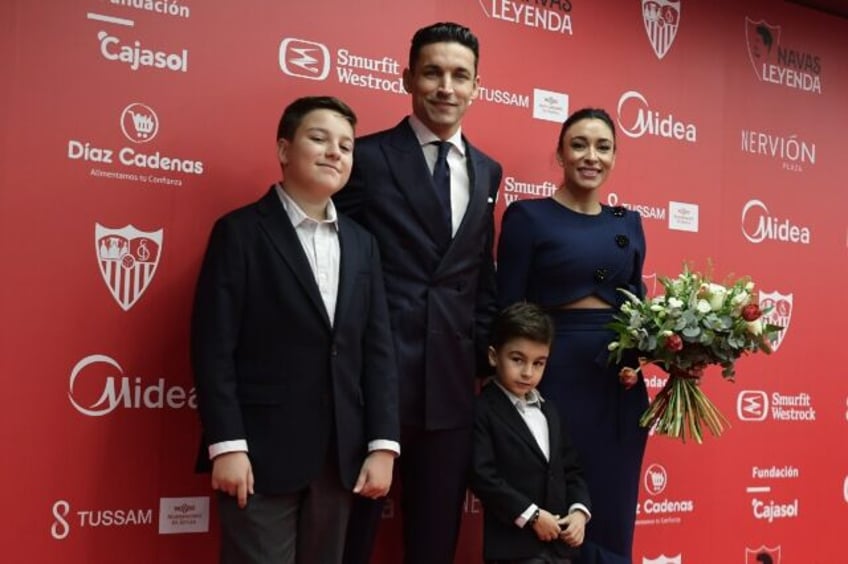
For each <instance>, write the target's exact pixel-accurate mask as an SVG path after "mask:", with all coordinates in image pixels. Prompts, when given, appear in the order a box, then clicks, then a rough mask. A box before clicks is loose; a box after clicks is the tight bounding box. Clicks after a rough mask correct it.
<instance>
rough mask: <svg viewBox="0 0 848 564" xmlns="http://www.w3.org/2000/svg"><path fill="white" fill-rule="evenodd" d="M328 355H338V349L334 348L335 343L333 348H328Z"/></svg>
mask: <svg viewBox="0 0 848 564" xmlns="http://www.w3.org/2000/svg"><path fill="white" fill-rule="evenodd" d="M330 355H331V356H338V355H339V351H338V349H336V346H335V345H333V348H331V349H330Z"/></svg>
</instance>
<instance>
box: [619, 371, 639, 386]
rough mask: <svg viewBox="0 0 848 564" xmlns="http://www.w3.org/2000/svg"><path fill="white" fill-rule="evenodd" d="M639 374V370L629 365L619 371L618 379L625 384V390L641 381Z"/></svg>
mask: <svg viewBox="0 0 848 564" xmlns="http://www.w3.org/2000/svg"><path fill="white" fill-rule="evenodd" d="M638 374H639V373H638V372H636V371H635V370H633V369H632V368H630V367H629V366H625V367H624V368H622V369H621V370H620V371H619V373H618V381H619V382H621V385H622V386H624V389H625V390H629V389H630V388H632V387H633V386H635V385H636V382H638V381H639V375H638Z"/></svg>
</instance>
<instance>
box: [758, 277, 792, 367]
mask: <svg viewBox="0 0 848 564" xmlns="http://www.w3.org/2000/svg"><path fill="white" fill-rule="evenodd" d="M760 309H763V310H766V309H769V312H768V313H767V314H766V315H765V316H764V317H763V322H764V323H771V324H772V325H780V326H781V327H783V331H778V332H777V336H775V338H774V341H772V343H771V349H772V350H773V351H775V352H777V349H779V348H780V345H781V344H782V343H783V339H784V338H785V337H786V333H787V331H789V322H790V321H792V294H781V293H780V292H763V291H762V290H760Z"/></svg>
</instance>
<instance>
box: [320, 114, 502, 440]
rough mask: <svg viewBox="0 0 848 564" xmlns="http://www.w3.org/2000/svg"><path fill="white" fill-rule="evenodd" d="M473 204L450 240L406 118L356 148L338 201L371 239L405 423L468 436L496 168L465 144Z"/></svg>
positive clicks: (481, 354)
mask: <svg viewBox="0 0 848 564" xmlns="http://www.w3.org/2000/svg"><path fill="white" fill-rule="evenodd" d="M465 147H466V158H467V163H468V176H469V181H470V199H469V201H468V208H467V210H466V212H465V216H464V217H463V220H462V224H461V225H460V226H459V229H458V230H457V232H456V235H455V236H454V237H453V239H451V237H450V231H449V226H448V225H446V222H445V221H444V214H443V213H441V210H440V204H439V200H438V198H437V196H436V193H435V191H434V188H433V184H432V175H431V174H430V170H429V169H428V167H427V163H426V161H425V160H424V154H423V152H422V151H421V146H420V144H419V142H418V139H417V137H416V136H415V133H414V131H413V130H412V127H411V126H410V125H409V122H408V118H406V119H404V120H403V121H401V122H400V123H399V124H398V125H397V126H395V127H394V128H392V129H388V130H386V131H381V132H378V133H374V134H371V135H368V136H365V137H362V138H360V139H357V140H356V146H355V149H354V150H355V157H354V167H353V173H352V174H351V178H350V181H349V182H348V184H347V186H345V188H343V189H342V190H341V191H340V192H339V193H338V194H336V196H335V197H334V200H335V202H336V204H337V205H338V207H339V209H340V210H341V211H344V212H345V213H347V214H348V215H349V216H350V217H351V218H353V219H354V220H356V221H357V222H359V223H360V224H362V225H363V226H364V227H365V228H366V229H368V230H369V231H370V232H371V233H373V234H374V236H375V237H376V238H377V241H378V242H379V245H380V254H381V258H382V261H383V270H384V274H385V280H386V294H387V297H388V302H389V312H390V316H391V326H392V332H393V337H394V341H395V352H396V355H397V362H398V369H399V372H398V377H399V378H400V379H401V384H400V407H401V422H402V423H403V424H405V425H411V426H415V427H419V428H423V429H427V430H437V429H455V428H460V427H465V428H468V427H470V425H471V414H472V402H473V399H474V375H475V373H476V371H477V368H478V367H477V362H478V361H479V360H480V359H485V350H486V346H487V344H488V343H487V335H488V327H489V324H490V322H491V318H492V314H493V310H494V303H495V296H496V292H495V277H494V262H493V256H492V239H493V233H494V231H493V229H494V228H493V209H494V205H495V199H496V196H497V190H498V186H499V185H500V181H501V174H502V171H501V166H500V165H499V164H498V163H497V162H495V161H493V160H492V159H490V158H489V157H488V156H486V155H485V154H483V153H482V152H480V151H479V150H477V149H475V148H474V147H473V146H472V145H471V144H470V143H468V142H467V140H466V142H465Z"/></svg>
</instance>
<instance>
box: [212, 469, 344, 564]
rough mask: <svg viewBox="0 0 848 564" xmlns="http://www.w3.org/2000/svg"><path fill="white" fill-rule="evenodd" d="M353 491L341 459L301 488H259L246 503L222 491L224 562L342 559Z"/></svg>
mask: <svg viewBox="0 0 848 564" xmlns="http://www.w3.org/2000/svg"><path fill="white" fill-rule="evenodd" d="M352 496H353V494H352V493H351V492H349V491H348V490H347V489H345V488H344V487H343V486H342V483H341V480H340V478H339V469H338V467H337V465H336V464H326V465H325V467H324V469H323V471H322V473H321V475H320V476H319V477H318V478H316V479H315V480H314V481H312V482H311V483H310V484H309V485H308V486H307V487H306V488H304V489H303V490H301V491H298V492H295V493H292V494H285V495H262V494H258V493H257V494H254V495H252V496H250V497H249V498H248V501H247V507H245V508H244V509H240V508H239V506H238V503H237V502H236V498H235V497H233V496H230V495H228V494H224V493H221V494H219V495H218V502H219V506H218V507H219V514H220V521H221V555H220V556H221V564H340V563H341V561H342V552H343V549H344V542H345V531H346V529H347V522H348V516H349V514H350V507H351V504H352V502H353V499H352Z"/></svg>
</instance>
